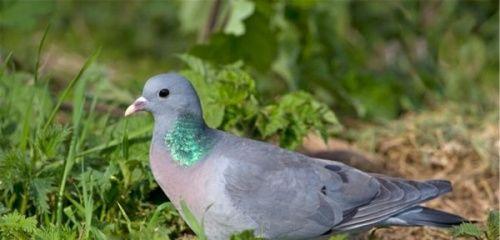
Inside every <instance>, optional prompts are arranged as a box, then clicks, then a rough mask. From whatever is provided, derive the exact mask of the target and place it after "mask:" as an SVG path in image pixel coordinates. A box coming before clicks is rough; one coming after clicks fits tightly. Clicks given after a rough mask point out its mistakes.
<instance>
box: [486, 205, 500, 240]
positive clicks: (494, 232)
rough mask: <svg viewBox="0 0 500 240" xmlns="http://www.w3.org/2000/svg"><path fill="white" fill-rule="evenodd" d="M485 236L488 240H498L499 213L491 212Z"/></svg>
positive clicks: (499, 233)
mask: <svg viewBox="0 0 500 240" xmlns="http://www.w3.org/2000/svg"><path fill="white" fill-rule="evenodd" d="M486 227H487V230H486V236H487V238H488V240H496V239H499V238H500V230H499V228H500V212H499V211H491V212H490V214H489V215H488V221H487V226H486Z"/></svg>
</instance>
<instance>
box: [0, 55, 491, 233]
mask: <svg viewBox="0 0 500 240" xmlns="http://www.w3.org/2000/svg"><path fill="white" fill-rule="evenodd" d="M96 56H97V53H96V54H94V55H93V56H91V57H90V58H89V60H87V62H86V64H84V66H83V67H82V69H81V70H80V71H79V73H78V74H77V75H76V77H75V78H73V80H71V81H70V83H69V84H68V85H67V87H66V88H64V90H63V91H62V93H61V94H60V95H59V96H58V97H57V98H56V99H57V100H56V101H55V104H52V103H51V102H52V100H51V93H50V92H48V88H47V85H46V84H43V83H42V81H37V84H30V81H33V78H34V76H32V75H29V74H26V73H22V72H16V71H13V70H11V69H7V64H6V65H4V66H3V67H2V68H3V69H2V75H1V76H0V84H1V85H0V89H1V91H2V94H5V96H6V98H5V99H4V100H3V102H2V105H4V106H6V107H5V108H2V110H1V111H0V114H1V115H0V116H1V118H0V119H1V120H2V121H1V128H0V129H1V131H2V136H4V139H2V141H3V144H2V147H1V152H0V153H1V156H2V161H0V170H1V171H2V172H3V173H4V174H3V175H2V176H0V194H1V195H0V214H1V217H0V232H1V233H2V235H1V236H2V237H1V238H3V239H10V238H17V239H24V238H33V237H36V238H39V239H54V238H56V239H57V238H58V239H77V238H78V239H113V238H115V237H124V236H127V237H128V238H132V239H141V238H142V237H143V236H149V237H150V238H152V239H176V238H179V237H182V236H185V235H186V234H190V231H189V229H188V227H187V225H186V224H185V223H184V222H183V221H182V220H181V219H180V218H179V214H178V213H177V212H176V210H175V209H174V208H173V206H172V205H171V204H170V203H168V202H166V199H165V198H164V196H163V195H162V194H160V193H154V190H155V189H157V185H156V184H155V182H154V180H153V177H152V176H151V173H150V170H149V168H148V163H147V159H148V157H147V152H148V151H147V147H148V146H147V145H148V144H147V143H148V141H147V139H148V138H149V137H148V134H149V132H150V129H151V127H150V122H149V121H150V120H149V119H145V118H132V119H127V120H123V119H116V118H113V117H110V115H109V113H103V112H97V111H96V104H97V102H98V98H99V96H97V95H94V96H92V97H91V98H90V101H88V100H87V99H88V97H87V96H86V94H87V92H88V87H89V83H90V82H91V81H92V78H91V77H90V76H91V75H89V74H88V72H89V71H91V69H92V67H93V65H94V64H96V61H95V59H96ZM42 79H43V76H42ZM27 93H31V95H28V94H27ZM69 96H71V98H70V99H71V111H68V110H65V109H62V108H61V106H63V105H64V102H65V101H66V99H68V97H69ZM26 106H28V108H27V109H31V110H29V111H30V112H29V113H31V114H26V110H25V109H26ZM30 106H31V107H30ZM453 109H455V110H453ZM456 109H462V108H460V107H455V108H449V109H447V110H446V111H439V115H433V114H432V113H429V114H428V115H425V114H418V115H413V116H412V115H410V116H409V117H408V118H406V119H403V120H401V121H396V122H393V123H391V125H390V126H389V127H388V126H383V127H373V126H368V127H367V126H364V127H359V126H358V127H357V128H353V129H354V130H352V133H351V132H350V131H347V132H345V133H344V136H343V138H345V139H351V140H352V141H355V142H357V143H356V145H358V146H360V147H362V148H364V149H365V150H367V151H369V152H378V154H382V156H385V157H388V158H389V159H394V158H395V160H394V162H393V163H392V164H395V163H398V161H408V159H414V160H411V161H417V160H418V159H422V160H419V161H424V162H423V164H422V162H418V163H415V162H413V163H412V164H410V166H413V165H414V164H417V166H418V165H420V167H421V166H422V165H423V166H427V167H429V165H426V164H431V165H430V167H431V168H436V166H435V164H438V165H437V168H438V170H439V169H441V168H446V166H448V165H456V164H459V162H447V163H434V162H433V161H435V160H434V158H435V157H439V156H440V154H441V152H443V151H449V150H446V146H448V145H449V143H450V142H454V141H455V142H456V141H458V144H459V146H461V147H462V148H466V150H454V151H458V152H457V153H453V154H455V155H456V154H459V153H460V152H461V151H465V152H466V153H467V154H469V155H472V157H469V158H472V159H469V160H468V162H470V163H472V164H475V162H478V161H479V162H481V161H487V163H488V164H495V161H493V160H491V159H490V157H492V156H493V157H494V154H493V155H491V154H492V153H491V152H492V150H491V149H490V147H491V146H490V144H491V142H489V141H491V140H492V139H495V136H491V135H488V136H489V137H487V138H484V135H481V132H484V131H487V130H486V129H489V127H491V125H492V123H494V122H495V119H497V118H496V117H495V116H493V115H483V116H482V117H481V118H465V117H464V116H465V115H464V114H460V113H459V112H458V111H457V110H456ZM47 110H49V111H47ZM47 112H50V113H49V114H47ZM65 115H69V118H65V117H64V116H65ZM33 116H36V117H33ZM65 119H66V120H65ZM147 122H149V123H148V124H145V123H147ZM356 129H359V130H356ZM481 129H485V130H481ZM356 131H361V132H356ZM429 134H430V135H429ZM481 136H483V137H481ZM394 138H396V139H398V140H397V141H396V144H397V145H396V146H398V147H395V146H392V145H391V144H390V143H391V142H394V141H395V140H394ZM374 141H375V142H374ZM407 141H408V142H407ZM435 141H437V142H435ZM387 144H389V145H390V146H386V145H387ZM407 144H409V145H407ZM447 144H448V145H447ZM430 146H437V149H434V150H432V149H431V150H429V151H428V150H426V149H427V148H428V147H430ZM485 147H486V148H485ZM405 149H407V150H405ZM469 149H470V150H469ZM393 151H396V153H394V152H393ZM398 151H403V152H405V151H406V153H405V154H407V155H405V156H406V157H403V156H401V155H400V153H398ZM408 151H409V152H408ZM412 151H414V152H412ZM408 154H409V155H408ZM426 154H431V156H427V155H426ZM442 154H445V153H442ZM455 155H452V157H450V159H452V160H453V161H457V160H456V157H454V156H455ZM409 156H410V158H409ZM426 156H427V157H426ZM464 156H467V155H464ZM475 159H479V160H475ZM450 161H451V160H450ZM403 164H408V162H406V163H403ZM439 164H444V165H439ZM462 164H463V163H462ZM396 166H399V167H396V168H394V167H391V165H385V166H384V165H383V166H382V167H383V168H384V169H386V171H388V172H391V171H392V172H397V173H399V174H401V175H403V176H411V174H412V173H415V172H405V170H404V168H403V169H401V168H400V167H401V166H403V165H396ZM410 169H411V168H410ZM491 169H492V168H491V166H490V165H488V167H487V168H486V169H485V170H484V171H485V172H476V173H475V175H474V176H476V178H478V179H479V180H480V179H483V176H498V172H495V171H494V170H491ZM396 170H398V171H396ZM411 171H415V170H411ZM491 171H492V172H491ZM416 172H419V173H420V171H416ZM488 172H489V173H488ZM457 174H458V173H457ZM491 174H493V175H491ZM419 177H422V176H419ZM429 177H430V176H429ZM479 180H478V181H479ZM456 181H458V180H456ZM460 187H461V186H459V188H460ZM465 191H471V190H470V189H468V190H467V189H466V190H465ZM490 191H493V192H496V191H498V189H491V190H490ZM479 194H482V193H481V192H479ZM469 200H470V199H469ZM492 201H494V202H498V199H497V198H494V199H493V200H492ZM494 202H492V203H487V206H486V207H491V206H493V204H494ZM460 203H461V204H466V200H464V201H463V202H460ZM156 206H157V207H156ZM445 208H446V207H445ZM484 210H485V209H482V210H478V212H484ZM182 211H183V212H184V214H185V215H186V217H187V220H188V222H190V225H191V226H192V227H193V231H194V233H195V234H196V235H197V237H198V239H205V238H206V237H204V233H203V227H202V225H200V224H199V223H196V222H197V221H196V219H194V217H193V216H192V215H190V214H186V212H187V213H189V209H187V207H186V206H183V209H182ZM466 215H470V214H469V213H466ZM190 216H191V217H190ZM475 216H478V217H477V218H478V219H481V218H482V215H481V214H478V213H476V215H475ZM464 229H465V230H463V232H465V233H469V232H472V234H475V233H477V232H478V231H479V232H480V231H481V230H477V231H472V230H467V228H464ZM467 231H469V232H467ZM455 232H458V233H457V234H456V235H457V236H468V235H467V234H465V233H463V234H462V235H460V232H459V231H458V230H456V231H455ZM490 232H491V231H490ZM450 234H451V233H450ZM485 234H486V233H485ZM488 234H489V233H488ZM394 235H395V236H398V235H397V234H394ZM483 235H484V234H482V233H481V234H479V238H481V237H483ZM385 236H386V235H376V238H380V239H387V238H386V237H385ZM484 236H486V235H484ZM341 238H342V237H340V236H337V237H336V239H341ZM234 239H254V238H253V237H252V234H251V233H250V232H244V233H242V234H240V235H238V236H235V237H234Z"/></svg>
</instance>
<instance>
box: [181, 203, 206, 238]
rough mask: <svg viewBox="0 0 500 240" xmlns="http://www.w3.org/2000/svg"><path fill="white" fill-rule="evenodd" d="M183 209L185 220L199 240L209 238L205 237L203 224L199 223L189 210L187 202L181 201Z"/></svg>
mask: <svg viewBox="0 0 500 240" xmlns="http://www.w3.org/2000/svg"><path fill="white" fill-rule="evenodd" d="M181 209H182V213H183V214H184V218H185V220H186V222H187V224H188V225H189V226H190V227H191V229H192V230H193V232H194V233H195V234H196V236H197V237H198V239H199V240H206V239H207V237H206V236H205V230H204V229H203V225H202V223H200V222H198V220H197V219H196V217H195V216H194V215H193V213H192V212H191V210H189V208H188V206H187V204H186V202H184V201H181Z"/></svg>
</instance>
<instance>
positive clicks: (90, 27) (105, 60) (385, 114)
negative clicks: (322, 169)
mask: <svg viewBox="0 0 500 240" xmlns="http://www.w3.org/2000/svg"><path fill="white" fill-rule="evenodd" d="M0 11H1V15H0V31H1V41H2V42H1V43H2V44H1V54H2V56H4V57H5V56H6V55H7V54H8V53H9V52H10V51H12V52H13V56H14V59H15V60H16V62H18V63H19V65H20V66H19V67H20V68H25V69H26V70H30V69H31V68H32V66H33V64H34V61H35V58H34V56H35V55H36V49H37V47H36V46H37V45H38V43H39V41H40V38H41V36H42V34H43V31H44V29H45V27H46V26H47V25H48V24H49V23H51V24H52V25H51V26H52V28H51V31H50V34H49V36H48V39H47V40H48V41H47V42H48V46H49V47H48V49H49V50H48V51H47V52H46V53H45V56H46V58H47V59H49V60H50V59H52V60H53V61H52V62H51V61H49V62H48V63H47V66H44V67H45V68H44V69H45V71H47V72H52V73H51V74H54V75H56V76H57V77H59V78H64V77H67V75H65V74H69V73H74V72H75V71H76V69H78V67H79V66H80V65H81V63H82V62H83V59H84V58H86V57H87V56H89V55H90V54H91V53H92V52H93V51H95V50H96V49H97V48H100V47H102V52H101V54H100V57H99V63H100V64H101V66H103V68H104V70H103V71H104V72H105V76H106V78H107V79H109V80H110V81H111V82H112V83H113V84H115V85H116V86H118V87H119V88H120V90H124V91H129V90H132V92H133V93H134V94H137V93H138V92H139V89H140V88H141V87H142V83H143V82H144V81H145V80H146V79H147V78H148V77H150V76H152V75H154V74H157V73H161V72H165V71H171V70H178V69H180V67H181V66H182V63H181V61H179V59H178V58H177V57H176V56H177V54H181V53H189V54H191V55H194V56H198V57H200V58H202V59H205V60H207V61H210V62H212V63H215V64H227V63H233V62H236V61H239V60H241V61H243V63H244V68H245V69H246V70H247V71H249V72H250V73H251V75H252V76H253V77H254V78H255V80H256V82H257V88H258V92H259V94H261V95H262V96H264V99H269V98H272V97H274V96H277V95H281V94H283V93H286V92H289V91H294V90H297V89H301V90H305V91H307V92H310V93H313V94H314V95H315V96H316V97H317V98H318V99H319V100H321V101H322V102H325V103H327V104H328V105H330V106H331V107H332V108H333V109H335V111H336V112H337V114H339V115H341V116H352V117H355V118H364V119H370V120H384V119H392V118H395V117H398V116H400V115H401V114H402V113H404V112H405V111H415V110H419V109H422V108H426V107H432V106H435V105H436V104H439V103H441V102H443V101H454V102H457V103H460V104H464V106H465V105H467V104H469V103H470V104H472V105H474V107H478V108H480V109H482V110H484V111H486V110H488V109H491V108H492V107H494V106H493V105H492V102H495V101H496V97H497V95H498V51H499V49H498V41H499V40H498V35H499V34H498V1H395V0H391V1H344V0H338V1H313V0H311V1H256V2H252V1H246V0H234V1H126V2H117V1H92V2H85V1H15V0H3V1H2V2H1V5H0ZM51 63H52V65H51ZM57 64H62V66H63V68H64V69H56V71H55V72H53V71H52V69H55V68H58V67H59V66H57ZM71 67H73V69H70V68H71ZM49 69H50V70H49ZM117 94H118V93H117Z"/></svg>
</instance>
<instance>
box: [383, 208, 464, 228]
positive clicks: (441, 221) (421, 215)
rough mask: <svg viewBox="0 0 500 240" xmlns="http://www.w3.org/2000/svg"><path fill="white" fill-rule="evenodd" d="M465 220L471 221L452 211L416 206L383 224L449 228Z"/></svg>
mask: <svg viewBox="0 0 500 240" xmlns="http://www.w3.org/2000/svg"><path fill="white" fill-rule="evenodd" d="M464 222H470V221H468V220H467V219H464V218H462V217H460V216H457V215H454V214H451V213H447V212H443V211H439V210H435V209H432V208H426V207H422V206H416V207H413V208H410V209H408V210H407V211H405V212H402V213H400V214H398V215H395V216H392V217H391V218H389V219H387V220H385V221H384V223H383V225H400V226H432V227H442V228H448V227H452V226H455V225H459V224H461V223H464Z"/></svg>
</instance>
